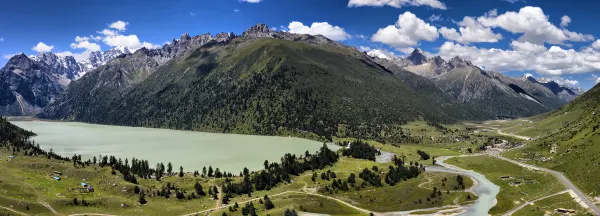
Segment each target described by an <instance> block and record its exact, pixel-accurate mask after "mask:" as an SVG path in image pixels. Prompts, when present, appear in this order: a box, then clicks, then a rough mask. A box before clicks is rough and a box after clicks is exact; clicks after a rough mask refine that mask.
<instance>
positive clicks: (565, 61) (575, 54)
mask: <svg viewBox="0 0 600 216" xmlns="http://www.w3.org/2000/svg"><path fill="white" fill-rule="evenodd" d="M511 47H512V49H510V50H503V49H497V48H491V49H485V48H477V47H475V46H467V45H461V44H456V43H453V42H445V43H444V44H443V45H442V46H441V47H440V55H441V56H442V57H443V58H445V59H450V58H452V57H454V56H459V57H461V58H463V59H466V60H470V61H472V62H473V63H474V64H475V65H478V66H480V67H485V68H486V69H488V70H492V71H499V72H507V71H535V72H537V73H538V74H541V75H546V76H560V75H564V74H581V73H590V72H596V71H600V53H599V52H597V51H596V50H594V49H592V48H589V47H586V48H583V49H582V50H580V51H576V50H574V49H563V48H561V47H558V46H552V47H550V48H546V47H544V46H543V45H538V44H534V43H530V42H520V41H513V42H512V43H511Z"/></svg>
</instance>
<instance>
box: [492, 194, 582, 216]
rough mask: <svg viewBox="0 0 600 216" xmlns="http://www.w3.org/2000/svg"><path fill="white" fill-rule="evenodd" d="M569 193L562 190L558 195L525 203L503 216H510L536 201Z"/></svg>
mask: <svg viewBox="0 0 600 216" xmlns="http://www.w3.org/2000/svg"><path fill="white" fill-rule="evenodd" d="M569 191H570V190H564V191H561V192H558V193H555V194H550V195H548V196H545V197H542V198H539V199H535V200H531V201H528V202H526V203H523V205H520V206H518V207H516V208H515V209H513V210H510V211H509V212H507V213H504V215H503V216H510V215H512V214H514V213H515V212H517V211H519V210H521V209H522V208H525V206H528V205H531V204H533V203H535V202H537V201H540V200H543V199H546V198H550V197H553V196H556V195H560V194H564V193H569Z"/></svg>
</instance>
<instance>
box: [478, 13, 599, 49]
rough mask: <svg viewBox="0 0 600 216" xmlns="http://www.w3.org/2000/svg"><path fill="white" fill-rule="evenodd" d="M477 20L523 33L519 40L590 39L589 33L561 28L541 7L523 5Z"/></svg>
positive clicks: (559, 40) (542, 42)
mask: <svg viewBox="0 0 600 216" xmlns="http://www.w3.org/2000/svg"><path fill="white" fill-rule="evenodd" d="M477 21H478V22H479V23H481V24H482V25H483V26H486V27H493V28H502V29H504V30H506V31H509V32H511V33H514V34H522V35H521V37H519V41H522V42H531V43H535V44H544V43H549V44H563V43H564V42H565V41H590V40H593V39H594V37H593V36H591V35H587V34H581V33H576V32H570V31H568V30H566V29H559V28H558V27H556V26H555V25H554V24H552V23H550V21H548V16H546V14H544V11H542V9H541V8H539V7H531V6H527V7H523V8H521V9H520V10H519V12H513V11H509V12H506V13H504V14H501V15H498V16H490V15H488V16H482V17H479V18H477Z"/></svg>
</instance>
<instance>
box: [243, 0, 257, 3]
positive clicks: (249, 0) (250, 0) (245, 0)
mask: <svg viewBox="0 0 600 216" xmlns="http://www.w3.org/2000/svg"><path fill="white" fill-rule="evenodd" d="M261 1H262V0H240V2H248V3H260V2H261Z"/></svg>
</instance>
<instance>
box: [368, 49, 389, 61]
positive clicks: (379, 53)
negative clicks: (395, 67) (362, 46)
mask: <svg viewBox="0 0 600 216" xmlns="http://www.w3.org/2000/svg"><path fill="white" fill-rule="evenodd" d="M367 55H369V56H371V57H377V58H382V59H391V58H392V57H394V56H396V54H394V53H393V52H390V51H388V50H385V49H373V50H371V51H369V52H367Z"/></svg>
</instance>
